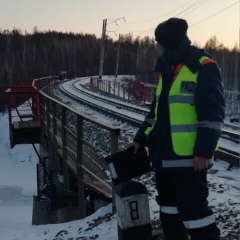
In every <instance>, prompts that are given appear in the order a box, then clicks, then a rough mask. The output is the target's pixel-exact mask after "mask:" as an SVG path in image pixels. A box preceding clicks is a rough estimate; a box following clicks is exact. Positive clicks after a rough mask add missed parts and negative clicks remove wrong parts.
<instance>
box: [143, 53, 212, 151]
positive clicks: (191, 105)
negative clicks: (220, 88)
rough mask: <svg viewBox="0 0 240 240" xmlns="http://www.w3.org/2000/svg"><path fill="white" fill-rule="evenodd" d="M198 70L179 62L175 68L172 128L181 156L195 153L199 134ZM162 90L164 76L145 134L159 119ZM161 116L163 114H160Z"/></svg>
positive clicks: (170, 111) (170, 102) (203, 58)
mask: <svg viewBox="0 0 240 240" xmlns="http://www.w3.org/2000/svg"><path fill="white" fill-rule="evenodd" d="M199 62H200V63H201V64H202V65H203V64H205V63H208V62H213V60H211V59H209V58H208V57H205V56H204V57H201V58H200V59H199ZM197 75H198V72H196V73H192V72H191V70H190V69H189V68H188V67H187V66H186V65H183V64H179V65H178V66H177V67H176V70H175V76H174V80H173V84H172V87H171V89H170V92H169V97H168V101H169V114H170V129H171V138H172V144H173V150H174V152H175V153H176V154H177V155H179V156H191V155H193V148H194V145H195V141H196V136H197V128H198V119H197V113H196V108H195V98H194V91H195V87H196V85H197ZM161 92H162V78H160V80H159V83H158V86H157V90H156V106H155V110H154V113H155V117H154V120H150V119H148V120H146V121H147V122H148V123H151V124H152V126H151V127H148V128H147V129H146V130H145V134H146V135H149V133H150V132H151V131H152V130H153V128H154V124H155V122H156V121H157V118H158V116H157V113H158V100H159V97H160V95H161ZM159 117H161V116H159ZM160 137H161V136H160Z"/></svg>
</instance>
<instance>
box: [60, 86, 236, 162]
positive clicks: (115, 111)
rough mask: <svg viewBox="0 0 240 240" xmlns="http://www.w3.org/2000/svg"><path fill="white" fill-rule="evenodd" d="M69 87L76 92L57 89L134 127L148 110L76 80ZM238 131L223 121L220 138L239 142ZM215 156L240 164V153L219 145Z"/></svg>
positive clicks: (232, 124) (95, 109)
mask: <svg viewBox="0 0 240 240" xmlns="http://www.w3.org/2000/svg"><path fill="white" fill-rule="evenodd" d="M71 88H72V89H73V90H74V91H75V92H76V94H75V93H72V92H69V91H67V90H66V89H65V88H64V86H63V84H60V85H59V90H60V91H61V93H62V94H64V95H65V96H67V97H69V98H70V99H72V100H74V101H76V102H78V103H79V104H82V105H84V106H86V107H88V108H90V109H92V110H94V111H97V112H98V113H102V114H104V115H106V116H108V117H110V118H112V119H118V121H122V122H127V123H128V124H129V125H131V126H133V127H136V128H138V127H140V126H141V124H142V121H143V119H144V116H145V115H146V113H147V112H148V110H147V109H143V108H139V107H136V106H131V105H130V104H126V103H121V102H119V101H117V100H114V99H111V98H103V97H100V96H96V94H94V95H93V94H91V93H90V92H89V91H88V92H86V91H84V90H81V89H79V83H78V82H77V81H75V82H73V83H71ZM80 95H81V97H80ZM93 100H94V101H93ZM96 102H98V104H96ZM109 104H111V105H112V107H111V108H110V107H109ZM133 112H134V113H135V114H134V115H136V117H135V118H133V117H132V116H131V115H132V113H133ZM139 119H140V120H139ZM239 132H240V126H239V125H238V124H234V123H225V124H224V129H223V130H222V135H221V138H223V139H227V140H230V141H232V142H235V143H237V144H240V134H239ZM216 157H217V158H219V159H222V160H224V161H226V162H228V163H229V164H231V165H234V166H238V167H239V166H240V160H239V159H240V155H239V153H237V152H234V151H231V150H229V149H226V148H223V147H221V148H219V150H218V151H217V152H216Z"/></svg>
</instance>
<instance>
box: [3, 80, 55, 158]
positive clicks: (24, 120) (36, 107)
mask: <svg viewBox="0 0 240 240" xmlns="http://www.w3.org/2000/svg"><path fill="white" fill-rule="evenodd" d="M57 78H58V77H45V78H40V79H23V80H22V81H21V83H22V84H23V85H10V86H6V88H7V90H6V93H7V107H8V115H9V134H10V147H11V148H13V147H14V146H15V145H16V144H32V145H33V147H34V149H35V151H36V153H37V155H38V157H39V160H40V161H41V158H40V156H39V153H38V151H37V149H36V147H35V145H34V144H36V143H40V134H41V128H42V122H41V119H42V118H41V113H40V93H39V89H41V88H42V87H43V86H46V85H48V84H50V83H51V82H52V81H54V80H56V79H57Z"/></svg>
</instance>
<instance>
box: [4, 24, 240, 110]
mask: <svg viewBox="0 0 240 240" xmlns="http://www.w3.org/2000/svg"><path fill="white" fill-rule="evenodd" d="M153 42H154V39H152V38H149V37H145V38H140V37H137V38H133V36H131V35H126V36H123V35H122V36H121V37H120V39H119V40H118V41H114V40H113V39H111V38H109V37H107V39H106V40H105V56H104V66H103V75H115V73H116V65H117V64H116V63H117V52H118V48H119V49H120V54H119V65H118V74H129V75H137V76H138V79H139V80H141V81H148V82H154V81H155V79H154V77H153V70H154V66H155V63H156V60H157V52H156V49H155V46H154V44H153ZM204 47H205V48H206V49H207V50H208V51H209V52H210V53H211V54H212V55H213V57H214V58H215V59H216V61H217V62H218V64H219V66H220V68H221V70H222V75H223V79H224V86H225V88H226V89H229V90H235V91H236V90H238V91H239V90H240V87H239V79H240V52H239V49H237V47H234V48H233V49H229V48H227V47H225V46H224V45H223V44H221V43H219V42H218V39H217V38H216V36H214V37H212V38H210V39H209V40H208V41H207V42H206V44H205V46H204ZM100 51H101V39H100V38H97V37H96V36H95V35H94V34H82V33H81V34H74V33H71V32H70V33H62V32H56V31H47V32H40V31H38V30H37V28H35V30H34V31H33V33H32V34H29V33H25V34H22V33H21V31H20V30H17V29H14V30H12V31H8V30H4V31H0V111H1V110H2V109H3V106H4V105H5V104H6V96H5V94H4V92H5V86H6V85H12V84H20V81H21V80H22V79H29V78H39V77H44V76H58V75H59V73H60V71H67V73H68V78H73V77H75V76H77V77H82V76H95V75H97V76H98V74H99V62H100Z"/></svg>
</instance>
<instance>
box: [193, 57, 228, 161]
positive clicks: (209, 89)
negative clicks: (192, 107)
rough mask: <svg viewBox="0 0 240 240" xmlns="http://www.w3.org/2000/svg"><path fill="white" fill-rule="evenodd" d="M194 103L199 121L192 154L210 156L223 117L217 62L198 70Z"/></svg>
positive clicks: (221, 90)
mask: <svg viewBox="0 0 240 240" xmlns="http://www.w3.org/2000/svg"><path fill="white" fill-rule="evenodd" d="M195 104H196V111H197V116H198V121H199V126H198V130H197V139H196V143H195V147H194V156H199V157H205V158H211V157H212V156H213V155H214V152H215V149H216V145H217V142H218V140H219V137H220V135H221V131H222V127H223V123H224V118H225V100H224V92H223V85H222V77H221V73H220V70H219V68H218V66H217V64H216V63H215V62H214V61H212V62H210V63H206V64H204V65H203V66H202V67H201V68H200V69H199V72H198V79H197V87H196V89H195Z"/></svg>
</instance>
